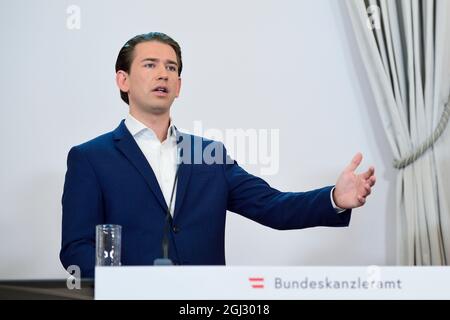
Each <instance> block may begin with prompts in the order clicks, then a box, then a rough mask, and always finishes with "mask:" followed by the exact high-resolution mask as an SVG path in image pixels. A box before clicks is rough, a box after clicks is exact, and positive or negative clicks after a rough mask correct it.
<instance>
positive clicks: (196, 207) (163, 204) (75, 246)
mask: <svg viewBox="0 0 450 320" xmlns="http://www.w3.org/2000/svg"><path fill="white" fill-rule="evenodd" d="M181 71H182V60H181V50H180V47H179V45H178V43H177V42H175V41H174V40H173V39H171V38H170V37H168V36H167V35H165V34H162V33H155V32H153V33H148V34H144V35H139V36H136V37H134V38H133V39H131V40H129V41H128V42H127V43H126V44H125V45H124V46H123V47H122V49H121V50H120V52H119V56H118V58H117V62H116V82H117V85H118V87H119V88H120V93H121V97H122V99H123V100H124V101H125V102H126V103H127V104H128V105H129V108H130V111H129V115H128V116H127V118H126V119H125V120H123V121H122V122H121V123H120V125H119V126H118V127H117V128H116V129H115V130H114V131H112V132H110V133H107V134H104V135H102V136H100V137H97V138H95V139H93V140H91V141H88V142H86V143H83V144H81V145H79V146H76V147H73V148H72V149H71V150H70V152H69V155H68V159H67V173H66V179H65V184H64V192H63V197H62V206H63V222H62V248H61V252H60V259H61V262H62V264H63V265H64V267H66V268H67V267H68V266H69V265H78V266H79V267H80V268H81V272H82V276H83V277H93V276H94V266H95V226H96V225H98V224H106V223H107V224H119V225H121V226H122V264H123V265H152V264H153V262H154V260H155V259H157V258H159V257H161V256H162V249H161V243H162V239H163V237H164V230H165V227H166V226H169V227H170V228H169V229H168V231H167V236H168V244H169V252H168V255H169V257H170V259H171V260H172V261H173V262H174V263H175V264H181V265H224V264H225V250H224V249H225V242H224V237H225V217H226V211H227V210H230V211H233V212H236V213H238V214H241V215H243V216H245V217H247V218H249V219H251V220H254V221H257V222H259V223H261V224H263V225H266V226H269V227H272V228H276V229H280V230H285V229H301V228H308V227H314V226H335V227H340V226H348V224H349V221H350V215H351V209H352V208H356V207H359V206H361V205H363V204H364V203H365V201H366V197H367V196H368V195H369V194H370V191H371V187H372V186H373V185H374V184H375V175H374V168H373V167H370V168H369V169H368V171H366V172H364V173H362V174H359V175H357V174H355V170H356V168H357V166H358V165H359V164H360V162H361V160H362V155H361V154H359V153H358V154H357V155H355V157H354V158H353V160H352V161H351V163H350V164H349V165H348V166H347V168H345V169H344V171H343V172H342V174H341V175H340V177H339V178H338V180H337V183H336V185H335V186H328V187H324V188H321V189H317V190H312V191H308V192H280V191H278V190H276V189H273V188H272V187H270V186H269V185H268V184H267V183H266V182H265V181H264V180H262V179H260V178H258V177H255V176H253V175H251V174H249V173H247V172H246V171H245V170H244V169H242V168H241V167H240V166H239V165H238V164H237V163H236V162H235V161H233V160H232V159H231V158H230V157H229V156H228V155H227V152H226V149H225V147H224V146H223V144H221V143H219V142H216V141H211V140H207V139H204V138H201V137H197V136H193V135H188V134H185V133H182V132H180V131H178V130H177V129H176V127H175V126H174V124H173V123H172V122H171V118H170V107H171V105H172V103H173V101H174V99H175V98H176V97H178V95H179V92H180V87H181V78H180V75H181ZM166 219H167V221H168V222H166Z"/></svg>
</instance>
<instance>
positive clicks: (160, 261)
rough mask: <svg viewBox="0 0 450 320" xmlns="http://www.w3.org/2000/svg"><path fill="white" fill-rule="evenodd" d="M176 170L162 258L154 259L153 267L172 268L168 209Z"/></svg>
mask: <svg viewBox="0 0 450 320" xmlns="http://www.w3.org/2000/svg"><path fill="white" fill-rule="evenodd" d="M178 169H179V166H178V167H177V171H176V173H175V179H174V180H173V186H172V194H171V195H170V201H169V206H168V207H167V212H166V221H165V223H164V233H163V240H162V252H163V257H162V258H156V259H155V261H153V265H155V266H172V265H173V262H172V260H170V259H169V232H170V226H171V225H172V215H171V214H170V209H171V208H172V201H173V195H174V193H175V186H176V184H177V180H178Z"/></svg>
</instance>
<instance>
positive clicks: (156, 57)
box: [117, 41, 181, 114]
mask: <svg viewBox="0 0 450 320" xmlns="http://www.w3.org/2000/svg"><path fill="white" fill-rule="evenodd" d="M178 67H179V66H178V63H177V56H176V53H175V51H174V50H173V49H172V47H171V46H169V45H168V44H165V43H161V42H157V41H147V42H141V43H139V44H138V45H136V47H135V48H134V52H133V61H132V63H131V67H130V72H129V73H128V74H126V73H125V72H123V74H122V77H123V78H122V79H120V77H121V76H119V73H120V71H119V72H118V75H117V83H118V85H119V87H120V89H121V90H122V91H125V92H128V99H129V102H130V107H132V108H136V109H139V111H143V112H150V113H152V114H163V113H166V112H168V111H169V109H170V106H171V105H172V103H173V100H174V99H175V98H176V97H178V95H179V93H180V87H181V79H180V78H179V77H178Z"/></svg>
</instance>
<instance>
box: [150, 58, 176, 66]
mask: <svg viewBox="0 0 450 320" xmlns="http://www.w3.org/2000/svg"><path fill="white" fill-rule="evenodd" d="M145 61H153V62H159V61H160V60H159V59H157V58H145V59H143V60H142V61H141V62H145ZM166 64H174V65H176V66H178V63H176V62H175V61H173V60H170V59H167V60H166Z"/></svg>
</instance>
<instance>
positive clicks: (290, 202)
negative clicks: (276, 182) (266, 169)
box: [223, 148, 351, 230]
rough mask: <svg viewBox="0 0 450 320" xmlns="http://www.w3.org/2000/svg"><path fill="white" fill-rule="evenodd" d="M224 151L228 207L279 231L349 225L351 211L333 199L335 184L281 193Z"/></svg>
mask: <svg viewBox="0 0 450 320" xmlns="http://www.w3.org/2000/svg"><path fill="white" fill-rule="evenodd" d="M223 150H224V151H223V152H224V155H225V164H224V165H223V168H224V175H225V179H226V181H227V183H228V190H229V194H228V202H227V209H228V210H230V211H233V212H236V213H238V214H240V215H242V216H245V217H247V218H249V219H251V220H254V221H256V222H259V223H261V224H263V225H265V226H268V227H272V228H275V229H279V230H287V229H301V228H309V227H315V226H333V227H343V226H348V224H349V222H350V216H351V210H347V211H345V212H343V213H337V212H336V210H335V209H334V208H333V206H332V204H331V199H330V192H331V189H332V188H333V186H328V187H324V188H320V189H316V190H312V191H307V192H281V191H279V190H276V189H274V188H272V187H271V186H269V184H268V183H267V182H266V181H264V180H263V179H261V178H258V177H256V176H253V175H251V174H249V173H248V172H246V171H245V170H244V169H243V168H241V167H240V166H239V165H238V164H237V162H236V161H234V160H232V159H231V158H230V157H229V156H228V155H227V153H226V150H225V148H224V149H223Z"/></svg>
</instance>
